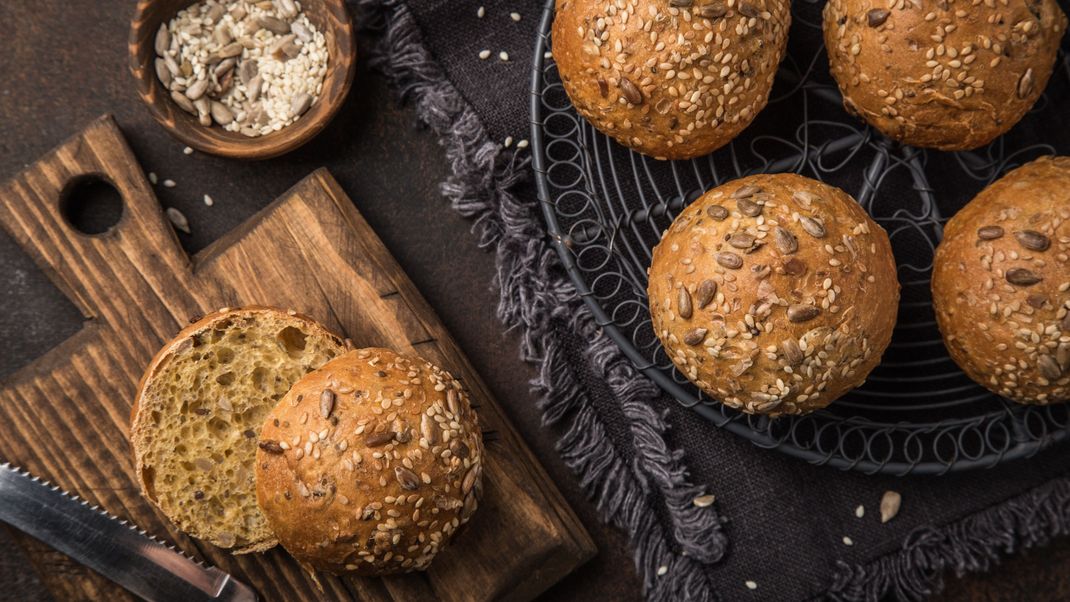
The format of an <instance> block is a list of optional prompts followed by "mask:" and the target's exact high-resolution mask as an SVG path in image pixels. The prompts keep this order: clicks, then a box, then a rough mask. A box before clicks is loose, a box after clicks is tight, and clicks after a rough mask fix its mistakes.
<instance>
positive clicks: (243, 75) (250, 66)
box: [238, 59, 260, 85]
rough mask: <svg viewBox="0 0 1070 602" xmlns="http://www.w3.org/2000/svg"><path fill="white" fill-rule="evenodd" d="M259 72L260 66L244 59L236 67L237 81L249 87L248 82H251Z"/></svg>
mask: <svg viewBox="0 0 1070 602" xmlns="http://www.w3.org/2000/svg"><path fill="white" fill-rule="evenodd" d="M259 72H260V65H259V63H257V62H256V61H255V60H252V59H245V60H244V61H242V62H241V64H240V65H238V79H240V80H241V83H243V84H245V85H249V82H251V81H253V78H254V77H256V75H257V73H259Z"/></svg>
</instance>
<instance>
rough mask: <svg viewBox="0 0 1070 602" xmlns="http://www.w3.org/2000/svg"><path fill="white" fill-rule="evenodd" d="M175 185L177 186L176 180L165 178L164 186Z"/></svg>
mask: <svg viewBox="0 0 1070 602" xmlns="http://www.w3.org/2000/svg"><path fill="white" fill-rule="evenodd" d="M175 186H176V184H175V181H174V180H170V179H168V180H164V181H163V187H164V188H174V187H175Z"/></svg>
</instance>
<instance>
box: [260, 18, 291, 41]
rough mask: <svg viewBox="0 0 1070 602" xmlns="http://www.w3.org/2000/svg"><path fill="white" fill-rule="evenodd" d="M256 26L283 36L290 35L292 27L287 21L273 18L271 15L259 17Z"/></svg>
mask: <svg viewBox="0 0 1070 602" xmlns="http://www.w3.org/2000/svg"><path fill="white" fill-rule="evenodd" d="M256 24H257V25H259V26H260V27H263V28H264V29H266V30H268V31H270V32H271V33H273V34H275V35H280V36H281V35H286V34H288V33H290V25H289V24H288V23H287V22H286V21H283V20H282V19H278V18H276V17H272V16H271V15H264V16H262V17H259V18H258V19H257V20H256Z"/></svg>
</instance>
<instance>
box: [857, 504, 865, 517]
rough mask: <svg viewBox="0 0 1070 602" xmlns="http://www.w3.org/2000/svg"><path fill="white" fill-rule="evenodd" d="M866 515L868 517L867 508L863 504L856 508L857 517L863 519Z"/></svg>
mask: <svg viewBox="0 0 1070 602" xmlns="http://www.w3.org/2000/svg"><path fill="white" fill-rule="evenodd" d="M865 515H866V507H865V506H863V505H862V504H859V505H858V507H857V508H855V516H857V517H858V518H862V517H863V516H865Z"/></svg>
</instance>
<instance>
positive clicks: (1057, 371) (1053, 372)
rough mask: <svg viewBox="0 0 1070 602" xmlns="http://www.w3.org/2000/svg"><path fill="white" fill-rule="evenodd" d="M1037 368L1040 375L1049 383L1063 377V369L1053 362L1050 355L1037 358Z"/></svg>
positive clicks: (1053, 359)
mask: <svg viewBox="0 0 1070 602" xmlns="http://www.w3.org/2000/svg"><path fill="white" fill-rule="evenodd" d="M1037 368H1039V369H1040V374H1041V376H1043V377H1044V378H1046V379H1048V380H1049V381H1053V382H1054V381H1057V380H1059V379H1060V378H1062V376H1063V369H1062V367H1060V366H1059V362H1057V361H1055V358H1053V357H1052V356H1050V355H1042V356H1040V357H1039V358H1037Z"/></svg>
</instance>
